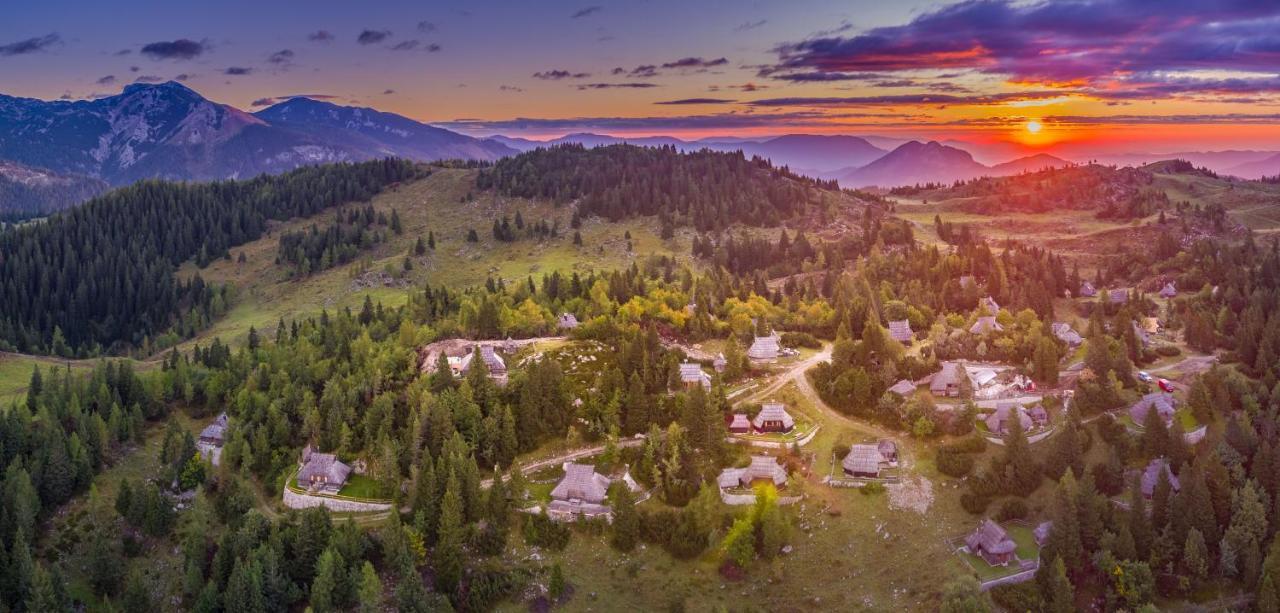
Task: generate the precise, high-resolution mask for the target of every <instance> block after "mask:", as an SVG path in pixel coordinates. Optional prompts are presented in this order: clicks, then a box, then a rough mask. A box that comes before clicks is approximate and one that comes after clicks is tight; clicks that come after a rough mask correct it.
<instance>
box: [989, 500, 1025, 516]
mask: <svg viewBox="0 0 1280 613" xmlns="http://www.w3.org/2000/svg"><path fill="white" fill-rule="evenodd" d="M1026 516H1027V503H1026V501H1024V500H1023V499H1021V498H1011V499H1009V500H1006V501H1004V503H1002V504H1001V505H1000V511H999V512H997V513H996V521H1009V520H1011V519H1023V518H1025V517H1026Z"/></svg>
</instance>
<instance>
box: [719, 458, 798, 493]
mask: <svg viewBox="0 0 1280 613" xmlns="http://www.w3.org/2000/svg"><path fill="white" fill-rule="evenodd" d="M756 481H771V482H773V484H774V485H782V484H784V483H786V482H787V470H786V469H785V468H783V467H782V465H781V464H778V460H777V459H776V458H774V457H773V456H767V455H753V456H751V464H750V465H748V466H746V467H745V468H726V469H724V470H723V471H720V476H719V477H717V478H716V483H717V484H718V485H719V486H720V487H721V488H730V487H749V486H750V485H751V484H752V483H754V482H756Z"/></svg>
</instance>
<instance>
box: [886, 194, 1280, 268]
mask: <svg viewBox="0 0 1280 613" xmlns="http://www.w3.org/2000/svg"><path fill="white" fill-rule="evenodd" d="M1154 187H1156V188H1157V189H1161V190H1163V191H1164V192H1165V193H1166V194H1167V195H1168V196H1169V199H1170V200H1171V201H1172V202H1175V203H1176V202H1184V201H1185V202H1190V203H1192V204H1193V205H1201V206H1203V205H1207V204H1212V203H1217V204H1221V205H1222V206H1223V207H1224V208H1226V209H1227V211H1228V214H1229V215H1230V216H1231V217H1232V218H1233V219H1235V220H1236V221H1237V222H1239V223H1241V224H1242V225H1244V226H1246V227H1248V228H1250V229H1252V230H1255V231H1258V232H1262V233H1271V232H1280V185H1265V184H1260V183H1249V182H1243V181H1227V180H1224V179H1215V178H1212V177H1206V176H1202V175H1197V174H1173V173H1157V174H1156V175H1155V183H1154ZM895 199H896V200H898V207H897V213H898V215H899V216H901V217H903V218H905V219H908V220H910V221H912V222H915V223H916V224H917V225H916V231H917V236H918V237H919V238H920V239H921V240H923V241H925V242H933V243H938V242H940V241H939V240H938V238H937V235H936V234H935V233H934V232H933V217H934V215H939V216H941V217H942V219H943V220H944V221H949V222H955V223H968V224H974V225H977V226H978V227H980V228H981V229H982V230H983V232H984V233H985V235H986V236H988V237H990V238H993V239H1003V238H1015V239H1020V240H1029V241H1032V242H1041V243H1044V242H1047V241H1052V247H1053V249H1054V250H1055V251H1057V252H1058V253H1062V254H1064V255H1067V256H1079V257H1083V258H1085V259H1086V260H1087V259H1088V257H1089V256H1093V255H1097V254H1098V253H1101V252H1103V251H1105V250H1108V249H1109V248H1110V247H1113V246H1114V245H1115V244H1117V243H1118V242H1119V241H1122V240H1125V238H1124V236H1125V235H1126V232H1125V231H1126V230H1132V229H1133V228H1136V227H1137V226H1140V225H1143V224H1146V223H1149V222H1153V221H1155V219H1156V216H1155V215H1152V216H1150V217H1148V218H1146V219H1140V220H1133V221H1125V222H1116V221H1110V220H1102V219H1097V218H1096V217H1094V214H1093V212H1092V211H1078V210H1060V211H1053V212H1051V213H1038V214H1033V213H1002V214H1000V215H981V214H976V213H966V212H963V211H961V210H959V208H960V207H961V206H962V205H963V204H964V203H965V201H966V200H969V199H968V198H952V199H946V200H934V199H930V200H927V201H926V200H923V199H921V198H918V197H917V198H902V197H898V198H895Z"/></svg>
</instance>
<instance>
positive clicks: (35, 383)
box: [27, 364, 44, 413]
mask: <svg viewBox="0 0 1280 613" xmlns="http://www.w3.org/2000/svg"><path fill="white" fill-rule="evenodd" d="M43 391H44V381H43V379H42V378H41V376H40V365H39V364H36V365H35V366H34V367H32V368H31V381H30V382H29V383H27V410H28V411H31V412H32V413H35V412H36V406H37V405H36V401H37V400H38V399H39V398H40V394H41V393H42V392H43Z"/></svg>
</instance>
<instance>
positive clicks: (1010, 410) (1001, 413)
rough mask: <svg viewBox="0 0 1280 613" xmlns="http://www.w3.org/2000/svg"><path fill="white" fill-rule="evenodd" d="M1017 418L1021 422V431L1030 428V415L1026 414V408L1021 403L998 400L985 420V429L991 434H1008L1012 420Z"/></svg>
mask: <svg viewBox="0 0 1280 613" xmlns="http://www.w3.org/2000/svg"><path fill="white" fill-rule="evenodd" d="M1015 415H1016V419H1017V420H1018V423H1019V424H1022V431H1023V432H1026V431H1027V430H1030V429H1031V426H1032V421H1031V417H1030V416H1028V415H1027V412H1026V410H1024V409H1023V408H1022V406H1021V405H1018V404H1014V403H1012V402H1000V403H997V404H996V410H994V411H992V412H991V414H990V415H988V416H987V419H986V420H985V421H986V423H987V429H988V430H990V431H991V433H992V434H1008V433H1009V430H1010V426H1011V425H1012V424H1013V420H1014V419H1015Z"/></svg>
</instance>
